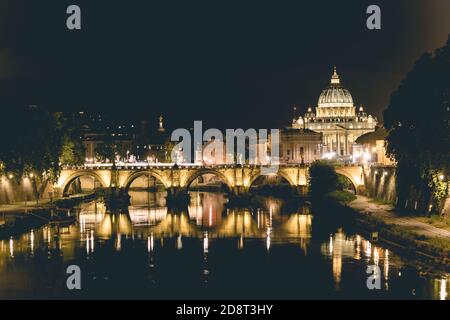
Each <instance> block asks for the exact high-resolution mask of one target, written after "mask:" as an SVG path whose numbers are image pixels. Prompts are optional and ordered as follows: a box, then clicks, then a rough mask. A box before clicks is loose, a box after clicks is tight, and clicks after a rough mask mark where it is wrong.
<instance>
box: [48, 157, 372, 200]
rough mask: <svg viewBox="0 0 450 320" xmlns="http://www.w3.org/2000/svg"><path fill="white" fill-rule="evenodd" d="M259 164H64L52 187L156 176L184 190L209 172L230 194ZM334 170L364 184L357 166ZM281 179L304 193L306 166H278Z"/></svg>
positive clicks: (243, 186) (241, 189)
mask: <svg viewBox="0 0 450 320" xmlns="http://www.w3.org/2000/svg"><path fill="white" fill-rule="evenodd" d="M261 168H262V167H261V166H260V165H214V166H204V165H173V164H157V165H147V164H146V165H133V164H126V165H122V166H120V165H117V166H116V167H115V168H113V167H112V165H105V164H99V165H85V166H83V167H67V168H64V169H63V170H62V172H61V175H60V177H59V180H58V182H57V183H56V185H55V186H54V191H55V194H56V195H64V194H66V193H67V191H68V189H69V186H70V184H71V183H72V182H73V181H75V180H76V179H77V178H80V177H83V176H89V177H92V178H95V179H96V180H97V181H98V183H99V184H100V185H101V187H103V188H122V189H125V190H127V189H128V188H129V187H130V186H131V184H132V182H133V181H134V180H135V179H137V178H138V177H141V176H151V177H154V178H155V179H157V180H158V181H159V182H160V183H162V184H163V185H164V187H165V188H166V189H167V190H168V191H178V190H187V189H189V186H190V185H191V183H192V182H193V181H194V180H195V179H197V178H198V177H200V176H202V175H205V174H213V175H215V176H217V177H218V178H220V180H221V181H222V182H223V183H224V184H226V185H227V186H228V187H229V189H230V190H231V191H232V192H233V193H234V194H240V193H245V192H247V191H248V190H249V188H250V187H251V185H252V184H253V183H254V182H255V180H256V179H257V178H258V177H260V176H262V173H261ZM336 172H337V173H338V174H340V175H343V176H346V177H347V178H348V179H349V180H350V181H351V182H352V183H353V186H354V188H355V190H357V189H358V188H359V187H360V186H362V185H364V175H363V169H362V167H359V166H338V167H336ZM273 175H274V176H280V177H282V178H284V179H285V180H286V181H287V182H289V184H290V185H291V186H293V187H296V188H297V189H298V191H299V192H305V191H306V188H307V185H308V167H307V166H300V165H280V166H279V169H278V172H277V173H276V174H273Z"/></svg>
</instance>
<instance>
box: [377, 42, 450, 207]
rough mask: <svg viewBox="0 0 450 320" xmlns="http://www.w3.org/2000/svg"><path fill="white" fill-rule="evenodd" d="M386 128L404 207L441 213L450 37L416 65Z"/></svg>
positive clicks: (448, 130) (447, 167)
mask: <svg viewBox="0 0 450 320" xmlns="http://www.w3.org/2000/svg"><path fill="white" fill-rule="evenodd" d="M384 124H385V127H386V128H387V129H388V130H389V135H388V138H387V150H388V154H389V155H390V156H391V157H392V158H394V159H395V160H396V161H397V187H398V190H397V194H398V202H397V204H398V207H399V208H402V209H405V208H406V209H412V208H415V209H417V210H420V211H422V212H428V211H430V212H436V213H438V212H441V211H442V206H443V204H444V200H445V198H446V197H447V193H448V191H447V190H448V185H447V183H448V182H447V181H448V177H449V175H450V37H449V40H448V41H447V44H446V45H445V46H444V47H442V48H440V49H438V50H436V51H435V52H434V54H429V53H427V54H424V55H423V56H422V57H421V58H420V59H419V60H418V61H417V62H416V64H415V66H414V68H413V70H412V71H411V72H410V73H409V74H408V75H407V76H406V78H405V79H404V80H403V81H402V83H401V84H400V86H399V88H398V90H397V91H396V92H394V93H393V94H392V96H391V101H390V104H389V106H388V108H387V109H386V110H385V112H384Z"/></svg>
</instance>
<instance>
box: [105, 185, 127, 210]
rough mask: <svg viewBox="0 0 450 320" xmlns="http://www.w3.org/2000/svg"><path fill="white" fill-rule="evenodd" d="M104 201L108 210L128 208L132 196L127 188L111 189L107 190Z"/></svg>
mask: <svg viewBox="0 0 450 320" xmlns="http://www.w3.org/2000/svg"><path fill="white" fill-rule="evenodd" d="M104 200H105V203H106V206H107V207H108V208H111V209H113V208H128V206H129V204H130V195H129V194H128V190H127V189H126V188H118V187H110V188H107V189H105V194H104Z"/></svg>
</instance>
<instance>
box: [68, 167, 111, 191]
mask: <svg viewBox="0 0 450 320" xmlns="http://www.w3.org/2000/svg"><path fill="white" fill-rule="evenodd" d="M80 177H92V178H94V179H96V180H97V181H98V182H100V185H101V186H102V188H106V187H107V185H106V183H105V181H103V179H102V178H101V177H100V175H98V174H97V173H95V172H94V171H91V170H82V171H77V172H75V173H73V174H71V175H70V176H69V177H68V178H67V179H66V180H65V182H64V184H63V186H62V188H61V189H62V190H63V195H66V194H67V191H68V190H69V187H70V185H71V184H72V182H74V181H75V180H76V179H78V178H80Z"/></svg>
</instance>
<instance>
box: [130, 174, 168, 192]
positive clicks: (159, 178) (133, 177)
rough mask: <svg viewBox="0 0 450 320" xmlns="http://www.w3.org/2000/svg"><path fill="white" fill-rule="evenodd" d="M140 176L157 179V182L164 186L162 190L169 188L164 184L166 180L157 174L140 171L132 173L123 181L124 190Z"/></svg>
mask: <svg viewBox="0 0 450 320" xmlns="http://www.w3.org/2000/svg"><path fill="white" fill-rule="evenodd" d="M142 176H151V177H153V178H155V179H157V180H158V181H159V182H161V183H162V184H163V185H164V188H166V189H167V188H169V185H168V184H167V183H166V180H165V179H164V178H163V176H161V175H160V174H159V173H157V172H155V171H153V170H140V171H136V172H133V173H132V174H130V175H129V176H128V178H127V179H126V180H125V182H124V184H123V187H124V188H125V189H126V190H128V189H130V186H131V184H132V183H133V181H134V180H136V179H137V178H139V177H142Z"/></svg>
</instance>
